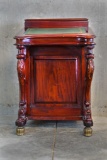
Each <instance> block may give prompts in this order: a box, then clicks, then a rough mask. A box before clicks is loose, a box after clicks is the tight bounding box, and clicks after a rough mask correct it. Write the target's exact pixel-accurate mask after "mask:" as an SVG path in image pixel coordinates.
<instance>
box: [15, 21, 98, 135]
mask: <svg viewBox="0 0 107 160" xmlns="http://www.w3.org/2000/svg"><path fill="white" fill-rule="evenodd" d="M94 38H95V35H94V34H93V33H92V32H91V31H89V28H88V19H86V18H76V19H26V20H25V29H24V31H23V33H22V34H20V35H18V36H15V39H16V44H15V45H16V46H17V49H18V55H17V59H18V62H17V71H18V78H19V86H20V102H19V112H18V119H17V121H16V125H17V126H18V128H17V129H16V133H17V135H23V134H24V125H25V124H26V122H27V120H83V123H84V126H85V129H84V135H85V136H91V135H92V129H91V126H93V121H92V116H91V103H90V88H91V81H92V77H93V71H94V63H93V59H94V55H93V53H92V50H93V48H94V46H95V43H94Z"/></svg>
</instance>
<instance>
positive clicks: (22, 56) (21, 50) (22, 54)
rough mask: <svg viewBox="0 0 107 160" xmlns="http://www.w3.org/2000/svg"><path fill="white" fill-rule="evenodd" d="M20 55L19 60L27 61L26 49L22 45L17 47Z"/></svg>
mask: <svg viewBox="0 0 107 160" xmlns="http://www.w3.org/2000/svg"><path fill="white" fill-rule="evenodd" d="M17 49H18V54H17V56H16V58H17V59H26V47H25V46H22V45H17Z"/></svg>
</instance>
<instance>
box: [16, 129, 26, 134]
mask: <svg viewBox="0 0 107 160" xmlns="http://www.w3.org/2000/svg"><path fill="white" fill-rule="evenodd" d="M24 134H25V128H24V127H17V128H16V135H17V136H23V135H24Z"/></svg>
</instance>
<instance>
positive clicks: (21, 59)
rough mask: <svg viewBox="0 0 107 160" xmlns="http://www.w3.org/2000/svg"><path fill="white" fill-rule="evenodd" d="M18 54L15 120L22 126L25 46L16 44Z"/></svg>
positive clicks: (23, 120)
mask: <svg viewBox="0 0 107 160" xmlns="http://www.w3.org/2000/svg"><path fill="white" fill-rule="evenodd" d="M17 48H18V55H17V59H18V62H17V72H18V79H19V87H20V102H19V111H18V119H17V121H16V125H17V126H18V127H22V126H24V125H25V124H26V121H27V117H26V109H27V107H26V98H25V83H26V66H25V60H26V48H25V47H24V46H21V45H20V46H17Z"/></svg>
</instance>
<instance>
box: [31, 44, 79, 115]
mask: <svg viewBox="0 0 107 160" xmlns="http://www.w3.org/2000/svg"><path fill="white" fill-rule="evenodd" d="M31 72H32V73H31V115H33V116H50V117H51V116H56V117H57V116H71V115H72V116H80V115H81V107H82V86H81V81H82V80H81V78H82V76H81V49H80V48H77V49H76V48H75V47H74V48H73V47H65V48H63V47H56V48H55V47H47V48H44V47H43V50H42V49H41V48H40V49H39V48H38V49H35V51H33V52H32V54H31Z"/></svg>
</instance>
